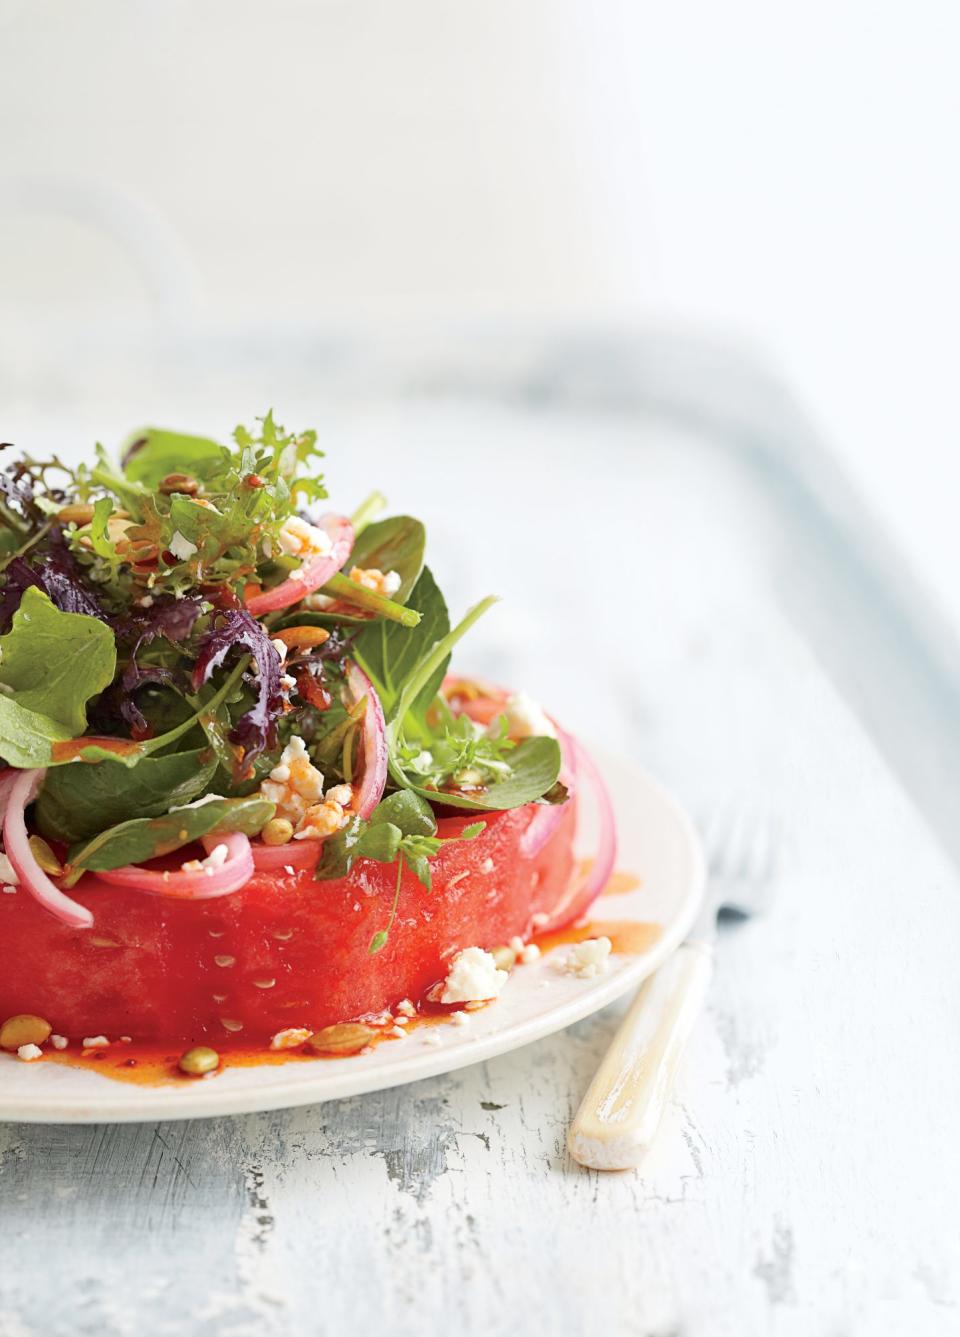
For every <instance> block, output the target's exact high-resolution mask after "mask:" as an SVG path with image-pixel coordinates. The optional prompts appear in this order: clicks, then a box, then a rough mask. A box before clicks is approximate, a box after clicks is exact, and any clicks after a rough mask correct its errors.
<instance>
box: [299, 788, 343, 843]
mask: <svg viewBox="0 0 960 1337" xmlns="http://www.w3.org/2000/svg"><path fill="white" fill-rule="evenodd" d="M348 820H349V818H348V817H347V815H346V813H345V812H344V811H343V808H342V806H341V805H340V804H339V803H337V802H336V801H335V800H334V799H329V798H327V799H324V801H323V802H322V803H313V804H311V806H310V807H309V808H308V809H307V811H306V812H305V813H304V815H303V817H302V819H301V821H300V824H299V826H298V827H297V829H296V831H295V832H294V833H293V838H294V840H326V839H327V838H328V837H329V836H334V835H336V833H337V832H338V831H339V830H340V828H341V827H342V826H345V825H346V823H347V821H348Z"/></svg>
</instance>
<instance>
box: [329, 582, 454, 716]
mask: <svg viewBox="0 0 960 1337" xmlns="http://www.w3.org/2000/svg"><path fill="white" fill-rule="evenodd" d="M407 606H408V607H409V608H415V609H416V610H417V612H419V614H420V622H419V624H418V625H417V626H416V627H400V626H398V625H397V624H396V623H394V622H375V623H372V624H370V625H369V626H367V627H365V628H364V630H363V631H362V632H361V633H360V635H359V636H357V637H356V639H355V640H354V642H353V653H354V655H355V657H356V658H357V659H358V660H359V662H360V665H361V667H362V668H363V669H364V671H365V672H366V674H367V675H368V677H369V678H370V679H371V680H372V681H373V685H374V686H375V687H376V689H377V695H378V696H379V697H380V703H381V705H382V706H383V709H384V713H385V714H386V716H387V718H388V719H389V718H390V717H391V715H392V713H393V711H394V708H395V706H396V705H397V702H398V701H399V698H400V693H401V691H402V690H403V688H404V685H405V684H406V682H407V681H408V679H409V678H410V677H411V675H412V674H413V672H414V670H415V669H416V667H417V665H418V664H420V663H421V662H422V661H423V660H424V659H425V658H426V656H427V655H428V654H429V653H430V651H431V650H432V649H433V647H434V646H435V645H436V644H437V642H439V641H441V640H442V639H443V638H444V637H445V636H447V635H448V634H449V632H450V616H449V614H448V612H447V605H446V602H445V600H444V597H443V595H442V594H441V593H440V590H439V588H438V586H437V583H436V581H435V580H434V578H433V574H432V572H431V570H430V568H429V567H428V566H425V567H424V568H423V571H422V572H421V574H420V578H419V579H418V581H417V583H416V585H415V586H414V589H413V591H412V593H411V595H410V598H409V600H408V602H407ZM449 662H450V655H449V652H448V653H447V654H446V655H445V656H442V657H441V659H440V661H439V662H438V663H437V665H436V666H435V668H434V669H433V671H432V672H431V673H430V674H429V675H428V677H427V678H426V679H425V680H424V682H423V684H422V687H421V688H420V689H419V690H418V693H417V695H416V697H415V699H414V700H413V702H412V703H411V705H410V709H411V710H412V712H413V713H414V715H415V716H422V715H424V714H425V713H426V711H427V710H428V709H429V708H430V705H431V703H432V701H433V698H434V697H435V696H436V694H437V692H438V691H439V689H440V684H441V682H442V681H443V676H444V674H445V673H446V670H447V665H448V664H449Z"/></svg>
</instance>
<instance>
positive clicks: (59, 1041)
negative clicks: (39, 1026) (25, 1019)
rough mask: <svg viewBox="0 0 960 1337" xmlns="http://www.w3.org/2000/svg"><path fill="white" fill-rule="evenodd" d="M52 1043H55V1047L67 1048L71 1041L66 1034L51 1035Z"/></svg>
mask: <svg viewBox="0 0 960 1337" xmlns="http://www.w3.org/2000/svg"><path fill="white" fill-rule="evenodd" d="M50 1043H51V1044H52V1045H53V1047H54V1049H66V1047H67V1045H68V1044H69V1043H70V1041H69V1040H68V1039H67V1037H66V1036H65V1035H51V1036H50Z"/></svg>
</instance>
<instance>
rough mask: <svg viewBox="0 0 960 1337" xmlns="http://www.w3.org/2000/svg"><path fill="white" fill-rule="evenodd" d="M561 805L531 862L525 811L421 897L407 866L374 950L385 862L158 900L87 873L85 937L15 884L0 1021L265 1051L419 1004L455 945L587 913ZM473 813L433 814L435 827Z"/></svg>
mask: <svg viewBox="0 0 960 1337" xmlns="http://www.w3.org/2000/svg"><path fill="white" fill-rule="evenodd" d="M566 808H567V811H566V812H565V814H564V817H563V820H562V821H561V822H559V823H558V825H557V827H556V829H555V830H554V831H553V832H552V833H551V835H550V838H549V839H548V840H547V842H546V843H545V844H544V846H543V848H542V849H540V850H539V851H538V852H537V853H536V855H534V856H532V857H531V856H528V855H525V854H524V853H523V851H522V848H521V839H522V836H523V833H524V831H525V830H526V829H527V827H528V826H529V824H530V822H531V821H532V819H533V817H534V815H535V814H536V812H537V811H538V808H537V806H536V805H533V804H531V805H528V806H526V807H523V808H516V809H513V810H511V811H508V812H500V813H492V814H487V815H485V816H484V821H485V824H486V825H485V830H484V831H483V833H482V834H481V835H479V836H478V837H477V838H476V839H474V840H470V841H457V842H455V843H453V844H450V845H447V846H445V847H444V848H443V849H442V851H441V852H440V854H439V855H438V856H437V857H436V859H435V860H433V861H432V868H433V890H432V891H429V892H428V891H427V890H426V889H425V888H424V887H423V886H422V885H421V884H420V883H419V882H418V881H417V880H416V878H414V877H413V875H412V874H410V873H409V871H406V870H405V872H404V876H403V881H402V885H401V891H400V901H399V907H398V911H397V917H396V921H395V922H394V925H393V928H392V929H391V931H390V935H389V939H388V942H387V944H386V946H385V947H384V948H383V949H382V950H381V951H379V952H378V953H376V954H374V955H371V954H370V950H369V947H370V941H371V939H372V938H373V936H374V934H375V933H377V932H378V931H379V930H380V929H383V928H385V927H386V925H387V921H388V919H389V914H390V906H391V903H392V900H393V895H394V890H395V887H396V867H395V866H390V865H383V864H379V863H374V862H372V861H370V860H361V861H359V862H358V864H357V865H356V866H355V867H354V869H353V871H352V872H351V874H350V875H349V876H348V877H346V878H343V879H340V880H338V881H330V882H317V881H315V880H314V877H313V873H312V871H310V870H300V871H298V872H295V873H294V874H293V875H292V876H290V875H288V874H286V873H281V874H280V875H279V876H278V875H276V874H273V873H271V874H258V875H256V876H255V877H254V878H253V879H252V880H251V881H250V882H249V883H248V884H247V886H246V887H244V888H243V890H241V891H238V892H235V893H234V894H233V895H230V896H224V897H222V898H220V899H217V900H212V901H175V900H167V899H164V898H163V897H159V896H151V895H145V894H143V893H140V892H135V891H129V890H127V889H123V888H118V887H114V886H108V885H107V884H105V883H102V882H99V881H97V879H96V878H95V877H93V876H90V875H88V876H87V877H86V878H85V879H84V880H83V881H82V882H81V883H80V885H79V886H78V887H77V888H76V889H75V890H74V891H73V892H72V893H71V894H72V895H73V896H74V897H75V898H76V899H77V900H78V901H80V902H82V903H83V904H84V905H87V906H89V907H90V909H91V910H92V911H93V913H94V916H95V924H94V927H93V928H92V929H89V930H83V931H81V930H76V929H71V928H68V927H66V926H65V925H63V924H61V923H59V922H58V921H57V920H56V919H55V918H54V917H53V916H52V915H50V914H49V913H48V912H47V911H45V910H44V909H43V908H42V907H41V906H40V905H39V904H38V903H37V902H36V901H35V900H34V899H33V898H32V897H31V896H30V895H28V894H27V893H26V892H24V891H23V890H19V891H18V892H17V894H16V895H6V896H0V943H2V944H3V947H2V957H3V960H2V964H0V1018H2V1017H7V1016H12V1015H14V1014H16V1013H22V1012H30V1013H35V1014H38V1015H40V1016H43V1017H45V1018H46V1019H47V1020H48V1021H49V1022H50V1023H51V1025H52V1026H53V1028H54V1031H55V1032H56V1033H59V1034H62V1035H66V1036H68V1037H69V1038H71V1039H73V1040H76V1039H82V1038H84V1037H87V1036H95V1035H105V1036H107V1037H108V1038H109V1039H111V1040H115V1039H117V1038H119V1037H120V1036H121V1035H124V1036H131V1037H132V1038H133V1039H134V1040H137V1041H164V1042H167V1041H170V1042H173V1041H177V1042H182V1043H183V1044H187V1043H199V1042H201V1041H203V1042H208V1043H212V1044H214V1045H216V1044H217V1043H223V1042H224V1041H226V1040H227V1039H228V1038H230V1037H232V1038H234V1039H236V1040H242V1041H243V1042H244V1043H248V1044H261V1043H265V1042H269V1039H270V1037H271V1036H273V1035H274V1034H275V1033H276V1032H278V1031H281V1030H285V1029H287V1028H291V1027H306V1028H309V1029H311V1030H315V1029H318V1028H320V1027H323V1026H328V1025H331V1024H333V1023H335V1022H340V1021H347V1020H352V1019H354V1018H357V1017H362V1016H365V1015H368V1014H372V1013H377V1012H380V1011H383V1010H385V1009H388V1008H391V1007H393V1006H395V1005H396V1004H397V1003H398V1002H399V1001H400V1000H401V999H403V998H410V999H413V1000H418V999H421V998H423V997H424V996H425V995H426V994H427V992H428V991H429V990H430V989H431V987H432V986H433V985H434V984H436V983H437V982H438V981H440V980H442V979H444V978H445V976H446V974H447V971H448V969H449V965H450V961H451V959H452V958H453V956H455V955H456V953H457V952H458V951H460V950H462V949H463V948H466V947H474V946H480V947H486V948H491V947H495V946H497V945H499V944H503V943H507V942H508V941H509V940H510V938H512V937H514V936H520V937H522V938H524V939H527V938H529V937H530V936H531V934H532V933H533V931H534V930H535V929H536V931H549V930H552V929H557V928H560V927H562V925H563V924H565V923H568V922H570V921H571V920H572V919H574V918H576V917H578V916H579V915H580V914H582V913H583V912H584V910H585V909H586V905H585V904H584V902H583V896H582V894H578V891H577V876H576V871H575V860H574V853H573V841H574V834H575V826H576V801H575V800H573V799H571V800H570V801H569V802H568V803H567V805H566ZM469 820H471V819H470V818H469V817H467V818H450V819H445V820H443V821H441V823H440V831H439V834H440V835H441V836H451V835H455V834H457V831H458V830H459V829H462V828H463V826H464V825H466V824H467V822H468V821H469ZM181 857H187V856H186V854H183V855H182V856H181ZM508 987H509V986H508ZM225 1022H226V1023H227V1024H226V1025H225Z"/></svg>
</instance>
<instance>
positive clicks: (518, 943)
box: [507, 938, 523, 956]
mask: <svg viewBox="0 0 960 1337" xmlns="http://www.w3.org/2000/svg"><path fill="white" fill-rule="evenodd" d="M507 946H508V947H509V948H510V950H511V952H513V953H515V955H517V956H519V955H520V953H521V952H522V951H523V939H522V938H511V939H510V941H509V943H508V944H507Z"/></svg>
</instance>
